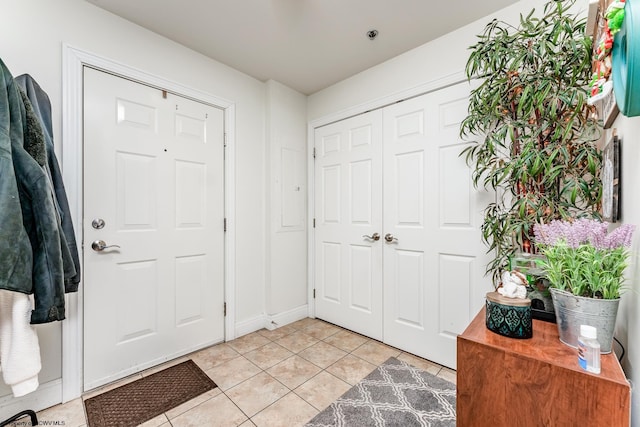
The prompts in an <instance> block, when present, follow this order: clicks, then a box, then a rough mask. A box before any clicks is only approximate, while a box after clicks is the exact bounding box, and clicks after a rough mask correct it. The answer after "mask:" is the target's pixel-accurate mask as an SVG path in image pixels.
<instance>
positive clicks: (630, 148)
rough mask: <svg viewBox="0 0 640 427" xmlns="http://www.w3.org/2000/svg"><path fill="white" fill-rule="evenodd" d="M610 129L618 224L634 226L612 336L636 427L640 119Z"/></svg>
mask: <svg viewBox="0 0 640 427" xmlns="http://www.w3.org/2000/svg"><path fill="white" fill-rule="evenodd" d="M613 128H615V129H616V130H617V133H618V136H619V138H620V141H621V142H620V143H621V156H620V160H621V181H620V185H621V190H622V192H621V195H620V197H621V202H622V218H621V220H622V221H621V222H623V223H629V224H635V225H636V231H635V235H634V239H633V246H632V257H631V263H630V265H629V267H628V268H627V271H626V273H627V274H626V276H627V286H628V287H627V290H626V292H625V293H624V294H623V296H622V301H621V304H620V309H619V311H618V319H617V325H616V332H615V336H616V338H618V339H619V340H620V341H621V342H622V344H623V345H624V346H625V349H626V355H625V356H624V360H623V361H622V362H623V363H622V367H623V368H624V371H625V373H626V375H627V377H628V378H629V379H631V381H632V383H633V386H634V392H633V393H632V395H631V406H632V411H631V414H632V425H633V426H640V393H639V392H638V387H639V386H640V341H638V337H640V197H638V188H639V187H640V168H638V160H639V159H640V144H638V135H640V117H633V118H628V117H625V116H623V115H622V114H620V115H618V118H617V119H616V121H615V122H614V123H613V126H612V129H613ZM610 134H611V132H608V133H607V139H606V140H607V141H608V140H609V137H610ZM616 347H617V346H614V348H616Z"/></svg>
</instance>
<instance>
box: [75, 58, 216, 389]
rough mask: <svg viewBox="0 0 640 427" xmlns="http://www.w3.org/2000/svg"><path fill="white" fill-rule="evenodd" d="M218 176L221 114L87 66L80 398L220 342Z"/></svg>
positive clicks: (85, 75)
mask: <svg viewBox="0 0 640 427" xmlns="http://www.w3.org/2000/svg"><path fill="white" fill-rule="evenodd" d="M223 176H224V119H223V111H222V110H220V109H218V108H215V107H212V106H208V105H204V104H201V103H198V102H195V101H192V100H189V99H185V98H182V97H179V96H177V95H173V94H167V93H164V96H163V92H162V91H161V90H158V89H155V88H150V87H147V86H144V85H141V84H138V83H134V82H132V81H129V80H126V79H123V78H120V77H115V76H113V75H110V74H107V73H104V72H101V71H96V70H93V69H90V68H85V70H84V219H83V233H84V274H85V277H84V387H85V390H88V389H91V388H94V387H97V386H99V385H101V384H105V383H107V382H110V381H113V380H115V379H118V378H121V377H124V376H126V375H129V374H131V373H134V372H137V371H140V370H142V369H145V368H147V367H150V366H153V365H155V364H158V363H161V362H163V361H166V360H169V359H171V358H174V357H177V356H180V355H182V354H185V353H188V352H190V351H193V350H195V349H198V348H202V347H204V346H207V345H210V344H213V343H216V342H220V341H223V340H224V314H223V303H224V283H223V281H224V275H223V274H224V270H223V265H224V234H223V233H224V231H223V230H224V229H223V221H224V203H223V200H224V197H223V196H224V195H223ZM102 242H104V245H106V246H107V247H106V248H104V249H102V250H101V249H100V245H101V243H102ZM115 245H117V246H115Z"/></svg>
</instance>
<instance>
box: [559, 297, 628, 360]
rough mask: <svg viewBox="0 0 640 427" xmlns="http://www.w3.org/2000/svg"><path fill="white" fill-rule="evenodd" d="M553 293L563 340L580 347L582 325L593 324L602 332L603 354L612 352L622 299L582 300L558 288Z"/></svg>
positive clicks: (565, 342) (600, 337) (582, 298)
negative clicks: (614, 330) (579, 338)
mask: <svg viewBox="0 0 640 427" xmlns="http://www.w3.org/2000/svg"><path fill="white" fill-rule="evenodd" d="M550 291H551V298H552V299H553V306H554V309H555V312H556V322H557V324H558V333H559V335H560V341H562V342H563V343H564V344H566V345H568V346H570V347H574V348H576V347H577V346H578V336H579V334H580V325H589V326H593V327H595V328H596V329H597V330H598V342H600V353H603V354H605V353H611V344H612V342H613V329H614V328H615V326H616V316H617V315H618V304H619V303H620V298H617V299H597V298H586V297H579V296H575V295H573V294H571V293H569V292H567V291H563V290H560V289H555V288H551V289H550Z"/></svg>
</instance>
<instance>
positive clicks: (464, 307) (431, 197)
mask: <svg viewBox="0 0 640 427" xmlns="http://www.w3.org/2000/svg"><path fill="white" fill-rule="evenodd" d="M468 96H469V88H468V85H467V84H466V83H462V84H458V85H456V86H452V87H449V88H446V89H442V90H438V91H436V92H432V93H430V94H426V95H423V96H420V97H417V98H414V99H410V100H407V101H404V102H401V103H398V104H394V105H392V106H390V107H387V108H385V109H384V120H383V127H384V174H385V180H384V194H385V199H384V233H385V235H386V234H389V240H391V241H387V240H385V242H384V301H385V304H384V341H385V343H387V344H390V345H392V346H395V347H399V348H402V349H404V350H407V351H409V352H411V353H414V354H417V355H419V356H421V357H424V358H426V359H429V360H432V361H434V362H437V363H440V364H442V365H445V366H449V367H451V368H454V369H455V367H456V337H457V335H458V334H460V333H462V332H463V330H464V329H465V328H466V326H467V325H468V324H469V322H470V321H471V320H472V319H473V317H475V315H476V314H477V312H478V310H479V309H480V308H481V307H482V304H483V301H484V295H485V293H486V292H487V291H489V290H491V289H490V288H491V285H490V280H489V278H488V277H485V276H484V271H485V267H486V263H487V261H488V257H487V255H486V247H485V246H484V244H483V243H482V241H481V231H480V225H481V224H482V214H483V209H484V207H485V206H487V205H488V203H489V202H490V201H491V200H490V199H491V197H492V196H491V195H490V194H489V193H487V192H484V191H478V190H476V189H475V188H474V187H473V184H472V180H471V169H470V168H469V167H468V166H467V165H466V163H465V159H464V157H461V156H460V152H461V150H462V148H463V147H464V142H463V141H461V140H460V136H459V131H460V122H461V121H462V119H464V118H465V117H466V115H467V104H468Z"/></svg>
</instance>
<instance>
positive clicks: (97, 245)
mask: <svg viewBox="0 0 640 427" xmlns="http://www.w3.org/2000/svg"><path fill="white" fill-rule="evenodd" d="M119 247H120V246H118V245H107V244H106V243H105V242H104V240H96V241H94V242H93V243H91V249H93V250H94V251H96V252H102V251H103V250H105V249H108V248H119Z"/></svg>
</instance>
